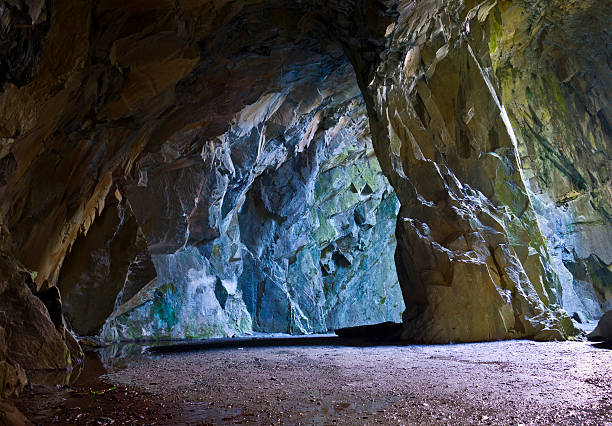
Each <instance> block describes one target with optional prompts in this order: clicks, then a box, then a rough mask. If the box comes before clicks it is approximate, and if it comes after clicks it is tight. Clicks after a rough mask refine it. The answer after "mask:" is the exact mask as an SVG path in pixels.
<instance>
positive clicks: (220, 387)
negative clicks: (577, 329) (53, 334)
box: [16, 336, 612, 425]
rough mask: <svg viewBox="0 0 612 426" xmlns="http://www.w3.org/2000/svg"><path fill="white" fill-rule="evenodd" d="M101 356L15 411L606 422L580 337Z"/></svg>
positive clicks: (175, 420)
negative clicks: (67, 382)
mask: <svg viewBox="0 0 612 426" xmlns="http://www.w3.org/2000/svg"><path fill="white" fill-rule="evenodd" d="M260 343H261V342H260ZM128 352H129V351H128ZM136 352H139V350H136ZM98 356H99V355H94V354H91V353H90V354H89V356H88V360H87V361H86V367H85V369H84V371H83V372H82V373H81V374H80V375H79V376H78V378H77V379H76V380H74V378H73V380H72V381H71V382H70V385H69V386H63V387H60V386H55V387H50V386H48V385H47V386H42V385H37V386H33V387H32V389H31V390H30V391H29V392H28V393H27V394H26V395H25V396H23V397H22V398H21V399H20V400H18V401H17V402H16V404H17V406H18V407H19V408H20V409H21V410H22V411H23V412H24V413H25V414H26V415H27V416H28V418H30V419H31V420H32V421H33V422H35V423H81V424H92V423H93V424H138V423H143V424H234V423H240V424H272V423H283V424H351V425H354V424H476V423H477V424H551V423H555V424H597V425H612V351H611V350H608V349H605V348H602V347H601V345H596V344H593V343H588V342H547V343H536V342H531V341H504V342H491V343H475V344H456V345H428V346H425V345H407V346H393V345H378V344H375V342H369V343H368V342H367V341H365V342H364V341H363V340H361V341H359V342H355V341H351V340H348V339H340V338H337V337H331V336H329V337H327V336H319V337H316V338H314V339H312V340H311V341H308V340H307V339H287V341H286V342H284V343H283V342H282V341H278V339H277V341H272V343H271V344H270V345H266V344H265V343H261V345H257V347H253V345H249V344H248V343H245V344H242V343H241V342H240V341H238V342H237V343H235V344H218V345H213V346H209V347H205V348H204V349H203V350H199V351H190V352H175V353H166V354H156V355H148V354H146V355H143V354H140V355H131V356H128V357H124V358H121V357H119V358H110V356H109V355H108V353H102V355H101V359H102V360H103V361H104V363H102V362H101V361H100V358H97V357H98ZM100 375H102V376H101V377H100ZM32 381H33V382H36V381H39V382H40V381H41V380H39V378H37V377H32Z"/></svg>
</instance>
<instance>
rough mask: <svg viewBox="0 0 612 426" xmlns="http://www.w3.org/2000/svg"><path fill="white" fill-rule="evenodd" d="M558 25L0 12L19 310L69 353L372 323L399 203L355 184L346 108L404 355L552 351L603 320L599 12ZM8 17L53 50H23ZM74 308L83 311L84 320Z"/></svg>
mask: <svg viewBox="0 0 612 426" xmlns="http://www.w3.org/2000/svg"><path fill="white" fill-rule="evenodd" d="M13 3H15V4H17V3H18V4H19V6H14V5H13ZM557 3H558V2H557V1H556V0H544V1H541V2H538V4H537V5H536V6H533V5H530V4H528V2H513V3H512V4H510V3H508V2H503V1H497V2H496V1H485V2H476V1H472V0H466V1H460V0H425V1H420V2H413V1H407V0H406V1H384V2H383V1H376V0H358V1H349V0H346V1H334V2H324V1H319V0H300V1H282V0H252V1H251V0H244V1H234V0H218V1H217V0H216V1H205V0H202V1H186V0H179V1H169V0H153V1H149V2H137V3H134V2H123V3H122V2H116V1H114V0H104V1H99V2H90V1H79V2H77V1H73V0H54V1H53V2H52V3H46V2H44V1H40V2H33V1H25V0H24V1H21V2H11V4H12V5H13V6H12V8H11V9H10V10H9V9H3V10H2V14H3V15H2V17H3V20H2V23H1V27H0V30H1V31H2V32H1V33H0V40H1V42H2V43H4V42H6V41H7V40H8V43H9V44H10V46H11V48H10V49H7V50H2V51H1V53H0V58H1V61H2V62H1V63H2V64H12V65H10V66H8V67H4V66H3V67H4V68H3V70H5V69H9V68H10V69H11V70H15V71H16V72H17V74H15V75H12V74H11V75H9V74H10V73H9V74H7V73H6V72H5V71H3V72H4V76H3V77H2V78H3V79H4V81H5V84H4V86H3V88H2V89H3V91H2V93H1V94H0V200H1V201H0V221H1V223H2V224H3V225H5V226H6V227H7V229H8V230H9V232H10V234H11V237H12V244H11V245H10V247H9V248H8V251H9V252H11V253H12V254H11V256H14V258H15V259H16V260H15V262H17V261H18V262H20V263H21V264H23V265H24V267H26V268H27V269H28V270H31V271H35V272H36V273H35V281H36V286H34V287H35V288H34V291H36V292H38V291H41V290H46V289H47V288H48V287H52V286H53V285H55V284H57V283H59V284H60V287H61V288H62V289H63V290H62V291H63V292H64V293H65V296H66V297H65V300H66V303H65V307H66V311H67V312H68V314H69V315H72V316H73V317H72V318H71V322H72V323H73V324H77V323H78V322H79V321H80V320H81V319H82V321H83V322H82V328H80V326H76V325H75V327H79V330H82V332H87V333H88V332H90V330H96V329H97V328H98V327H99V326H100V324H101V321H102V320H103V317H104V316H105V315H108V313H109V312H110V310H112V309H113V308H114V313H113V314H112V317H111V319H110V321H109V322H107V326H106V327H105V335H106V336H109V337H111V338H115V337H121V336H132V337H142V336H144V335H148V336H160V337H161V336H195V335H207V334H211V333H212V334H232V333H236V332H241V331H245V330H248V329H250V328H251V327H254V328H255V329H266V328H268V327H269V328H271V329H274V330H288V331H294V332H309V331H316V330H321V329H323V328H324V327H332V328H333V327H336V326H338V325H349V324H345V323H344V321H345V320H346V319H347V318H349V317H351V318H355V319H358V320H360V321H362V320H363V321H366V320H369V319H370V318H371V319H374V318H376V319H377V320H383V319H389V316H393V315H394V314H395V312H397V309H401V303H400V304H398V302H397V300H396V297H397V291H396V290H394V288H396V285H395V279H396V278H395V276H394V274H393V273H392V271H391V266H390V260H389V257H388V253H389V252H390V251H392V244H393V243H392V240H391V239H390V237H391V234H392V231H390V230H388V229H387V228H386V226H387V225H386V223H388V222H389V220H390V218H391V216H392V214H395V213H394V209H396V208H397V205H396V204H395V198H394V197H395V196H394V195H392V194H391V191H389V190H388V189H389V187H388V184H387V183H384V182H383V181H382V180H381V179H382V178H381V177H380V173H378V174H377V176H378V177H376V178H375V179H374V180H375V181H376V182H377V183H378V186H377V187H376V188H374V187H373V185H374V184H373V183H372V184H370V183H368V188H366V185H365V184H364V181H366V182H367V181H368V179H370V178H368V177H367V176H366V175H368V173H369V172H368V170H370V171H372V170H376V169H377V167H378V166H376V163H375V162H374V161H373V160H372V159H371V158H370V156H371V154H369V151H370V149H369V148H368V147H367V142H364V141H367V139H368V136H367V130H366V127H367V126H365V119H364V117H363V115H364V107H363V104H365V114H366V115H367V118H368V120H369V128H370V132H371V139H372V145H373V147H374V149H375V152H376V157H377V158H378V161H379V163H380V168H381V170H382V172H383V173H384V174H385V175H386V176H387V177H388V178H389V183H390V185H391V186H392V187H393V188H394V190H395V193H396V195H397V200H398V201H399V203H400V204H401V209H400V211H399V219H398V221H397V226H396V228H395V236H396V238H397V241H398V250H397V252H396V255H395V261H396V269H397V275H398V277H399V283H400V284H401V289H402V293H403V299H404V302H405V305H406V308H407V309H406V311H405V314H404V323H405V326H406V329H405V332H404V337H405V338H412V339H417V340H422V341H428V342H448V341H472V340H488V339H502V338H510V337H530V338H536V339H559V338H564V337H566V336H567V335H568V333H571V332H573V330H572V325H571V322H570V320H569V317H568V316H567V315H566V314H565V313H564V312H563V311H562V310H561V309H560V307H561V304H562V303H565V305H566V306H569V305H571V303H574V305H577V307H576V308H571V309H570V310H572V311H573V310H574V309H576V310H577V311H578V310H579V311H581V312H587V313H589V315H591V316H596V315H597V309H596V308H597V305H599V309H601V306H604V307H605V306H606V303H607V300H608V299H609V282H610V280H609V272H610V271H609V265H610V259H609V256H610V248H609V241H610V238H607V237H606V235H609V234H608V233H609V229H610V224H609V203H610V196H611V195H610V190H609V177H608V176H609V173H608V172H607V170H608V168H609V164H610V162H609V155H610V154H609V152H610V150H609V124H608V123H609V122H610V121H609V118H608V117H609V101H608V98H607V96H608V92H609V90H607V89H608V88H609V81H608V79H609V75H610V73H609V63H610V61H609V58H608V56H609V52H608V51H607V49H606V48H605V46H607V44H608V37H609V36H608V34H607V32H606V29H607V27H609V25H606V22H607V21H606V19H608V20H609V12H607V11H609V10H610V8H609V7H607V5H609V1H608V0H606V1H604V2H596V1H594V0H593V1H588V2H584V3H578V2H570V3H567V4H566V3H563V4H561V3H559V4H557ZM34 5H37V7H38V6H40V8H39V9H36V10H40V11H41V12H40V14H37V13H34V12H33V11H34V10H35V8H34ZM7 11H9V12H10V13H9V12H7ZM17 11H20V12H19V14H18V13H17ZM42 11H45V13H43V12H42ZM31 12H32V13H31ZM521 12H522V13H521ZM26 14H27V16H30V18H31V19H32V20H35V19H34V15H36V16H37V17H38V18H40V19H38V18H37V19H36V20H35V21H36V22H37V23H38V22H41V23H42V22H43V21H44V22H46V24H44V25H48V29H47V27H44V26H40V25H43V24H37V23H35V25H34V27H33V28H31V29H25V28H22V27H21V21H19V20H23V19H26V18H25V16H26ZM43 15H44V16H45V17H46V18H45V19H42V18H41V17H42V16H43ZM7 16H9V17H10V19H9V18H6V19H5V17H7ZM15 16H19V19H17V18H14V17H15ZM590 17H593V18H597V19H596V20H595V21H594V23H595V25H593V26H591V25H590V24H589V25H586V24H584V22H586V21H589V19H590ZM589 22H590V21H589ZM513 28H514V29H515V30H513ZM25 32H27V34H28V35H27V37H26V36H22V33H24V34H25ZM527 34H528V36H527ZM555 34H565V35H563V36H560V37H566V38H567V40H565V39H564V38H562V39H557V38H555ZM591 35H594V36H596V37H597V38H596V39H597V40H598V41H600V42H598V43H595V44H596V46H594V47H591V48H589V49H590V50H588V51H585V53H584V56H589V58H592V59H588V60H579V61H577V65H576V64H575V65H576V66H577V67H578V68H577V71H576V72H574V65H572V63H573V62H572V61H569V58H570V57H572V54H573V53H574V52H576V51H578V50H580V49H581V45H582V44H583V43H582V42H580V40H583V39H584V37H590V36H591ZM559 40H560V41H559ZM566 41H567V42H566ZM20 43H21V44H20ZM557 45H563V46H567V48H565V47H564V48H563V49H561V50H560V53H559V52H557V51H556V50H554V47H555V46H557ZM589 52H591V53H589ZM549 53H550V55H549ZM551 55H552V56H551ZM549 57H552V58H559V61H557V62H554V61H552V62H551V61H550V60H548V59H547V58H549ZM521 61H522V62H521ZM578 62H579V63H578ZM36 63H39V65H38V67H37V68H36ZM563 64H566V65H567V67H566V68H567V69H566V70H565V71H563V67H564V66H565V65H563ZM585 64H586V65H585ZM553 65H554V66H553ZM515 68H520V69H521V70H523V69H524V70H525V71H524V72H523V71H521V72H518V71H517V72H514V71H513V70H514V69H515ZM353 70H354V72H353ZM559 70H561V71H559ZM547 72H550V73H554V75H555V76H556V77H555V78H556V79H558V81H561V82H563V83H562V85H559V84H557V83H554V84H553V83H550V81H549V80H550V79H549V78H548V77H547V76H548V74H547ZM570 75H572V77H571V78H570V77H569V76H570ZM568 78H569V80H568ZM566 80H567V81H566ZM555 81H556V80H555ZM564 81H566V82H564ZM528 88H529V90H528ZM557 88H559V91H558V92H557ZM513 90H514V93H515V95H513ZM360 92H361V97H360ZM559 93H560V94H561V96H559ZM514 96H516V97H514ZM561 97H563V98H564V99H565V98H567V99H566V109H567V111H566V113H564V114H565V115H564V114H559V113H558V111H559V108H561V107H560V106H559V102H558V99H560V98H561ZM553 98H554V99H555V102H557V103H556V104H555V105H552V103H553ZM361 99H363V100H361ZM515 99H516V100H521V102H514V103H513V100H515ZM523 99H524V101H522V100H523ZM504 104H508V105H509V107H510V114H509V115H508V114H507V113H506V109H505V107H504ZM555 108H556V109H555ZM532 110H533V111H534V112H531V111H532ZM523 112H524V114H523ZM585 114H586V115H585ZM549 117H550V118H549ZM583 117H584V118H586V119H585V120H583V119H582V118H583ZM567 123H571V124H567ZM581 126H582V127H581ZM530 128H533V129H534V131H531V130H530ZM515 131H516V132H517V133H516V135H515ZM577 135H580V136H581V138H578V137H577ZM561 136H562V137H561ZM582 136H584V137H582ZM591 136H592V137H591ZM572 138H574V139H575V140H576V141H577V142H571V143H570V140H572V141H573V139H572ZM543 141H547V142H546V143H547V144H548V145H550V146H549V147H548V148H547V146H548V145H546V144H544V143H543ZM585 141H586V142H585ZM587 143H588V145H587ZM567 146H570V147H571V148H570V149H567V148H566V147H567ZM351 147H352V148H351ZM585 147H590V148H589V149H586V148H585ZM344 150H348V151H350V150H353V151H354V154H351V155H354V156H355V157H352V156H351V155H349V156H348V157H343V151H344ZM517 153H520V154H521V155H520V157H525V162H524V164H523V162H522V159H523V158H520V157H519V156H518V155H517ZM527 157H528V158H527ZM334 158H339V159H340V163H341V166H339V167H332V165H333V164H334V161H336V160H335V159H334ZM590 159H592V160H591V161H590V163H589V160H590ZM527 160H529V161H527ZM551 164H552V166H551ZM574 164H575V165H574ZM590 164H595V167H590V168H589V165H590ZM570 166H571V167H570ZM572 167H573V169H572ZM523 168H528V169H527V170H523ZM549 171H550V176H551V177H550V179H549V178H548V174H547V173H548V172H549ZM574 171H575V172H574ZM535 176H537V177H538V179H540V178H541V179H540V180H544V184H542V183H540V184H538V185H539V186H538V187H537V188H536V182H537V179H536V180H533V179H532V177H535ZM578 176H580V177H581V178H578ZM587 177H588V178H587ZM526 178H529V180H528V181H527V182H528V183H527V184H526V183H525V182H526ZM581 179H582V180H581ZM330 180H331V181H332V183H333V184H332V185H331V186H329V183H330ZM370 180H371V179H370ZM349 181H350V182H349ZM583 181H584V182H583ZM336 184H337V185H338V187H337V189H338V190H339V192H337V193H336V190H335V187H334V185H336ZM374 186H376V185H374ZM574 187H575V188H578V189H576V191H578V192H579V193H580V194H582V195H580V196H577V197H574V195H575V193H574V192H572V188H574ZM332 188H334V189H332ZM344 188H348V191H346V190H343V189H344ZM538 188H539V189H538ZM370 191H371V193H370ZM115 194H117V195H115ZM534 194H536V195H534ZM568 194H569V195H568ZM328 196H332V198H329V199H328ZM119 199H121V200H122V201H121V202H120V203H119V204H117V202H118V201H117V200H119ZM113 200H114V201H113ZM379 202H380V205H379V206H378V208H374V205H375V204H377V203H379ZM566 202H567V204H568V210H567V212H569V213H568V216H563V215H562V214H561V213H560V210H559V209H560V208H563V205H564V204H565V203H566ZM107 204H108V205H107ZM557 204H559V207H557ZM553 205H554V206H553ZM121 212H124V213H121ZM314 213H316V215H315V214H314ZM564 214H565V213H564ZM131 215H133V217H132V216H131ZM606 215H607V216H606ZM122 218H123V219H122ZM374 218H375V224H374ZM606 221H607V222H606ZM130 223H131V224H130ZM557 223H560V224H562V225H563V224H566V225H567V224H569V225H571V226H569V227H568V226H566V225H563V226H560V229H561V231H557V229H558V228H557V227H556V224H557ZM553 224H555V226H552V225H553ZM136 225H137V228H138V229H136ZM370 225H374V226H372V227H370ZM379 225H380V226H379ZM551 229H554V230H555V231H554V232H552V231H551ZM541 230H543V231H544V232H542V231H541ZM115 231H117V232H115ZM555 235H556V237H557V238H559V239H562V240H563V242H562V243H559V241H560V240H559V241H557V240H555V238H553V237H554V236H555ZM139 236H140V237H139ZM545 236H547V237H549V238H548V242H547V240H546V239H545ZM139 238H140V239H139ZM132 242H136V243H135V244H136V247H132V246H133V245H134V243H132ZM144 242H146V247H144ZM353 243H358V246H354V245H352V244H353ZM125 244H127V245H129V246H130V248H129V250H125V249H124V247H125ZM359 244H362V245H363V246H359ZM124 251H125V258H122V256H121V255H120V254H117V253H119V252H121V253H123V252H124ZM147 253H148V254H149V255H150V256H151V259H150V262H151V263H152V264H153V265H154V269H155V275H156V278H155V279H153V280H150V281H149V279H150V278H151V277H153V275H154V274H153V273H152V269H151V263H150V262H149V261H148V255H147ZM568 253H569V254H568ZM379 254H380V255H381V257H378V255H379ZM67 256H68V257H67ZM96 256H99V257H96ZM96 259H99V260H96ZM377 259H379V260H378V261H377ZM11 262H12V261H11ZM105 263H106V264H107V265H109V266H108V267H107V266H105V265H104V264H105ZM88 265H91V267H90V266H88ZM126 265H127V266H126ZM132 266H133V267H132ZM141 266H142V267H141ZM555 270H556V271H557V272H555ZM124 271H125V272H124ZM141 273H142V275H140V274H141ZM124 274H125V276H124ZM132 274H135V275H133V276H134V280H131V279H129V277H130V276H132ZM559 274H561V280H560V279H559ZM568 274H571V275H572V277H571V278H570V276H569V275H568ZM372 277H376V278H378V279H379V280H380V281H377V282H376V283H372V282H371V280H372ZM58 280H59V281H58ZM598 280H599V281H598ZM570 281H571V285H569V283H570ZM126 282H127V283H128V285H127V287H126V286H125V284H126ZM342 283H345V284H346V288H342V286H343V285H344V284H342ZM365 283H370V284H371V287H369V288H366V287H364V284H365ZM145 284H146V285H145ZM24 285H25V284H24V283H23V282H21V283H17V281H15V282H11V288H14V291H17V292H21V287H24ZM143 285H145V286H144V287H142V286H143ZM568 288H570V289H574V291H573V294H572V292H571V291H568V290H567V289H568ZM394 292H395V293H394ZM355 295H359V297H355ZM573 295H575V297H574V296H573ZM593 295H594V296H593ZM371 296H372V297H371ZM88 297H91V298H92V299H94V300H95V301H98V298H99V303H96V304H95V309H88V310H87V311H86V312H87V317H84V316H83V315H85V309H82V308H81V307H79V305H80V302H79V301H82V300H86V299H87V298H88ZM564 298H565V299H564ZM354 299H358V301H359V303H360V304H361V306H368V307H369V309H371V311H370V312H362V311H361V308H359V309H355V310H352V308H351V307H350V306H349V304H348V303H347V302H348V301H350V302H352V301H353V300H354ZM383 299H384V301H383ZM20 300H22V301H23V300H27V298H26V299H24V298H22V299H20ZM19 303H24V302H19ZM586 305H589V306H586ZM355 306H359V305H355ZM21 308H23V306H21ZM355 311H359V313H360V314H364V315H363V316H358V315H357V314H356V312H355ZM90 315H91V316H90ZM130 315H131V316H130ZM194 317H196V318H197V319H196V320H195V323H194V324H192V325H193V327H191V325H190V326H189V327H186V326H187V325H189V324H188V323H189V321H191V318H194ZM271 318H274V320H271ZM36 321H37V320H36ZM126 321H127V322H126ZM113 324H115V325H117V326H116V327H114V326H113ZM122 324H123V325H122ZM130 324H131V325H133V326H134V327H132V328H130V327H131V326H130ZM190 327H191V328H190Z"/></svg>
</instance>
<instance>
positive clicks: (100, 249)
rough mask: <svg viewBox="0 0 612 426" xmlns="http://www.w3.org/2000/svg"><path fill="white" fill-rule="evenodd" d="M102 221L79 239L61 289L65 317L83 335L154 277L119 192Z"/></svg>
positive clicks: (62, 275)
mask: <svg viewBox="0 0 612 426" xmlns="http://www.w3.org/2000/svg"><path fill="white" fill-rule="evenodd" d="M108 197H109V198H110V199H108V198H107V200H106V202H105V207H104V210H103V211H102V213H101V214H100V217H99V218H98V219H97V220H96V221H95V222H94V223H93V224H92V226H91V228H90V230H89V232H88V233H87V234H86V235H82V236H80V237H79V238H77V240H76V241H75V244H74V246H73V248H72V251H71V252H70V255H69V256H67V258H66V260H65V262H64V263H63V265H62V269H61V271H60V275H59V279H58V287H59V289H60V290H61V293H62V294H63V299H62V303H63V307H64V314H65V315H66V319H67V320H68V322H69V323H70V325H71V326H72V329H73V330H75V331H76V332H77V333H79V334H80V335H85V336H87V335H94V334H97V333H98V332H99V331H100V328H101V327H102V324H104V321H105V320H106V318H108V316H109V315H110V314H111V313H112V312H113V310H114V309H115V307H117V306H119V305H120V304H122V303H124V302H126V301H127V300H129V299H130V298H131V297H132V296H134V295H135V294H136V293H137V292H138V291H139V290H140V289H141V288H143V287H144V286H145V285H147V284H148V283H149V282H151V281H152V280H153V279H154V278H155V277H156V272H155V268H154V266H153V262H152V261H151V256H150V255H149V253H148V250H147V243H146V241H145V240H144V237H143V236H142V233H141V232H140V230H139V227H138V224H137V222H136V219H135V218H134V215H133V214H132V213H131V210H130V207H129V206H128V205H126V203H125V201H124V200H122V199H121V195H120V193H119V192H118V191H115V192H111V193H109V194H108Z"/></svg>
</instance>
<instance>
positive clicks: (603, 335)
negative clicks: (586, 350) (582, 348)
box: [587, 311, 612, 343]
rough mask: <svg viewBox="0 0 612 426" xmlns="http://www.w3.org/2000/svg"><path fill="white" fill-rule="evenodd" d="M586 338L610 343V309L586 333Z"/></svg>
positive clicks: (611, 334)
mask: <svg viewBox="0 0 612 426" xmlns="http://www.w3.org/2000/svg"><path fill="white" fill-rule="evenodd" d="M587 337H588V339H589V340H591V341H595V342H602V341H604V342H610V343H612V311H608V312H606V313H605V314H603V316H602V317H601V319H600V320H599V323H598V324H597V327H595V330H593V331H592V332H591V333H589V334H588V335H587Z"/></svg>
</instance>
